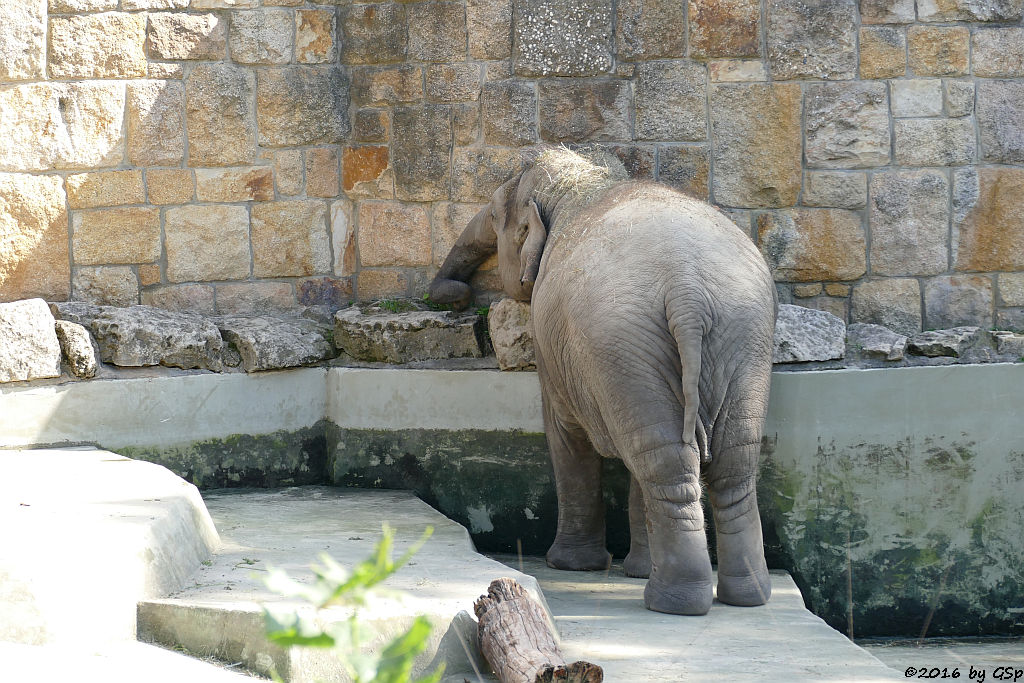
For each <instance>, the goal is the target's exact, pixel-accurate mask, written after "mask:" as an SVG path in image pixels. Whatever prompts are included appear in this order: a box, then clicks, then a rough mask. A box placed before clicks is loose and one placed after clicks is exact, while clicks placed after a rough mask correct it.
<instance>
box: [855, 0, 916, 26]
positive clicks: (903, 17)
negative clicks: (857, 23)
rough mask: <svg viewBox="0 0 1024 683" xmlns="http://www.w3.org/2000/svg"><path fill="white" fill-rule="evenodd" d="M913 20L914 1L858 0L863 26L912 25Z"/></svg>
mask: <svg viewBox="0 0 1024 683" xmlns="http://www.w3.org/2000/svg"><path fill="white" fill-rule="evenodd" d="M925 1H927V0H925ZM915 18H916V17H915V14H914V0H860V20H861V22H862V23H864V24H912V23H914V19H915Z"/></svg>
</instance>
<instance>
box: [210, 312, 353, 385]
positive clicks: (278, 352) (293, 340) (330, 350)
mask: <svg viewBox="0 0 1024 683" xmlns="http://www.w3.org/2000/svg"><path fill="white" fill-rule="evenodd" d="M214 322H215V323H216V324H217V327H218V328H219V329H220V332H221V335H223V337H224V340H225V341H226V342H228V343H229V344H231V345H232V346H233V347H234V350H235V351H237V353H238V354H239V355H240V356H241V365H242V368H243V369H244V370H245V371H246V372H258V371H260V370H277V369H280V368H294V367H298V366H300V365H308V364H310V363H317V362H319V361H322V360H326V359H328V358H332V357H333V356H334V346H333V345H332V344H331V341H330V339H328V338H327V334H326V333H325V328H324V326H323V325H321V324H320V323H318V322H317V321H315V320H310V319H308V318H278V317H272V316H265V315H261V316H255V317H242V316H225V317H220V318H215V319H214ZM328 329H329V328H328ZM229 349H230V347H229V348H228V349H225V358H226V361H225V362H228V363H229V364H230V363H231V362H232V360H231V359H229V358H228V356H232V355H233V354H232V353H231V351H230V350H229ZM235 365H237V363H235Z"/></svg>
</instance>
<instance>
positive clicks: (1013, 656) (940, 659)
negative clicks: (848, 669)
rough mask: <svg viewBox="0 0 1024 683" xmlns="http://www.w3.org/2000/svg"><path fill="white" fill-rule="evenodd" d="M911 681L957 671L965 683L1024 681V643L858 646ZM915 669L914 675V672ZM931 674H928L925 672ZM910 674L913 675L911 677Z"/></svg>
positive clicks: (873, 643)
mask: <svg viewBox="0 0 1024 683" xmlns="http://www.w3.org/2000/svg"><path fill="white" fill-rule="evenodd" d="M858 644H859V645H861V647H863V648H864V649H865V650H867V651H868V652H870V653H871V654H873V655H874V656H875V657H878V658H879V659H880V660H882V661H883V662H885V663H886V664H888V665H889V666H890V667H892V668H893V669H895V670H897V671H899V672H902V673H903V674H904V676H906V677H907V678H915V677H919V676H922V675H923V676H931V675H932V673H933V672H935V671H936V670H938V676H937V677H941V676H942V675H943V672H945V673H947V674H948V676H949V677H952V676H953V675H954V673H953V672H954V671H958V672H959V674H960V675H959V676H958V678H960V679H961V680H965V681H982V680H985V681H997V680H998V681H1017V682H1018V683H1019V682H1020V681H1024V639H1021V638H1013V639H1010V638H1006V639H1002V638H1000V639H979V640H961V639H946V638H934V639H931V640H925V641H924V642H920V643H919V642H916V641H906V640H894V641H881V640H879V641H866V642H862V643H858ZM911 668H912V669H913V672H911ZM925 670H927V673H926V674H922V673H921V672H922V671H925ZM908 674H909V675H908Z"/></svg>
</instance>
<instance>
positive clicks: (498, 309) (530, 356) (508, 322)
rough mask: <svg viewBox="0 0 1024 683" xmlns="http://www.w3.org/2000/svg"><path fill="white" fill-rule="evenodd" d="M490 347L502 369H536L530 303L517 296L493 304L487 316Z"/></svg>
mask: <svg viewBox="0 0 1024 683" xmlns="http://www.w3.org/2000/svg"><path fill="white" fill-rule="evenodd" d="M487 329H488V331H489V332H490V335H491V346H493V347H494V355H495V356H497V357H498V367H500V368H501V369H502V370H525V369H527V368H536V367H537V361H536V356H535V355H534V352H533V327H532V325H531V324H530V304H528V303H526V302H525V301H516V300H515V299H502V300H501V301H499V302H497V303H495V304H493V305H491V311H490V313H489V314H488V316H487Z"/></svg>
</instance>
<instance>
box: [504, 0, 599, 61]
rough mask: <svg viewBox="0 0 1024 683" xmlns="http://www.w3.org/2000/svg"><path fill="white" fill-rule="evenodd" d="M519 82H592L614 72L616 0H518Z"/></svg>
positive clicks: (515, 47) (515, 43)
mask: <svg viewBox="0 0 1024 683" xmlns="http://www.w3.org/2000/svg"><path fill="white" fill-rule="evenodd" d="M513 17H514V26H513V31H515V40H514V41H513V50H514V53H513V55H512V57H513V63H514V66H515V72H516V74H517V75H520V76H593V75H596V74H600V73H605V72H607V71H608V70H610V69H611V67H612V2H611V0H515V12H514V13H513Z"/></svg>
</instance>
